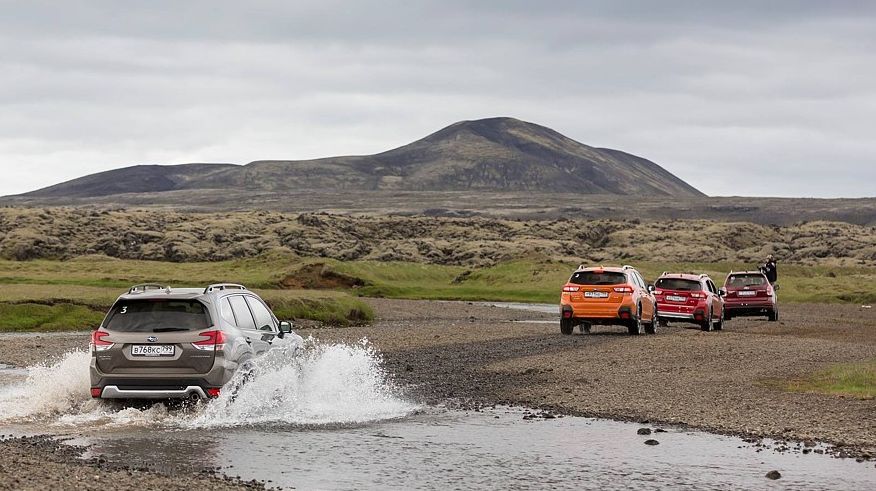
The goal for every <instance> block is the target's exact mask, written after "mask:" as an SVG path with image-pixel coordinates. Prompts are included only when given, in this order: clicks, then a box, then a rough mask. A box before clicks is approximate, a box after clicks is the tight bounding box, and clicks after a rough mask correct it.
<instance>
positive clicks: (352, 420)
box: [0, 342, 876, 490]
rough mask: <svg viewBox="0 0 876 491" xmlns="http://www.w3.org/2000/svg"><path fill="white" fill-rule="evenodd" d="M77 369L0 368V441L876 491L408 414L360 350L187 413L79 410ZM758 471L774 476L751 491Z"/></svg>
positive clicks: (603, 439)
mask: <svg viewBox="0 0 876 491" xmlns="http://www.w3.org/2000/svg"><path fill="white" fill-rule="evenodd" d="M88 358H89V355H88V353H85V352H82V351H78V352H72V353H70V354H68V355H67V356H66V357H64V358H63V359H62V360H60V361H59V362H58V363H57V364H55V365H52V366H46V367H31V368H30V369H28V370H21V369H10V368H8V367H5V368H4V367H0V432H2V433H9V432H11V433H13V434H46V433H48V434H55V435H59V436H65V437H72V440H70V443H72V444H79V445H85V446H88V448H89V451H88V454H87V455H86V456H85V457H90V456H99V455H103V456H105V457H106V458H107V459H108V460H109V461H111V462H124V463H127V464H130V465H133V466H135V467H148V468H152V469H155V470H158V471H162V472H170V473H175V472H176V473H179V472H183V473H188V472H196V471H198V470H201V469H204V468H207V467H218V468H219V469H220V471H221V472H222V473H224V474H227V475H230V476H240V477H241V478H242V479H244V480H249V479H260V480H269V481H270V482H269V483H268V484H269V485H271V486H277V487H283V488H289V487H297V488H306V489H312V488H347V489H359V488H383V489H385V488H398V489H407V488H442V489H444V488H459V489H462V488H464V489H496V488H510V489H514V488H547V487H550V488H566V489H573V488H574V489H625V488H629V489H643V488H652V489H660V488H667V487H671V488H674V489H715V488H718V489H765V488H776V489H843V490H849V489H876V468H874V467H873V463H872V462H869V463H857V462H855V461H853V460H841V459H834V458H831V457H827V456H825V455H818V454H815V453H810V454H807V455H804V454H802V453H800V452H789V453H779V452H776V451H774V450H771V449H769V448H767V449H762V448H758V447H755V446H753V445H751V444H747V443H744V442H743V441H742V440H740V439H738V438H733V437H723V436H717V435H712V434H708V433H702V432H691V431H686V430H682V429H677V428H665V429H666V431H665V432H659V433H654V434H651V435H638V434H637V430H638V429H639V428H640V427H641V426H642V425H638V424H631V423H621V422H615V421H608V420H595V419H587V418H575V417H561V418H551V419H542V418H536V419H524V416H525V415H526V413H524V412H523V410H519V409H510V408H496V409H492V410H488V411H484V412H475V411H469V412H459V411H448V410H444V409H442V408H436V407H421V406H419V405H417V404H415V403H412V402H410V401H407V400H405V399H404V397H402V396H400V395H399V394H401V392H400V391H399V390H398V388H396V387H393V386H392V385H391V384H390V383H388V382H387V378H386V377H385V374H384V373H383V371H382V369H381V368H380V366H381V365H380V358H379V354H378V353H377V352H375V351H374V350H373V349H372V348H371V347H369V346H368V345H367V344H357V345H341V344H319V343H316V342H312V343H311V344H310V345H309V346H308V347H307V349H306V350H305V351H304V353H303V354H302V353H298V354H296V355H294V356H292V355H291V354H289V353H286V354H283V353H278V354H277V355H276V356H269V357H266V358H264V359H262V360H260V362H259V365H258V367H257V372H256V377H255V378H254V380H253V382H251V383H250V384H247V385H246V386H244V388H243V389H242V390H241V391H240V392H239V393H238V394H237V397H234V398H232V397H230V396H229V395H228V394H229V393H223V394H222V395H221V396H220V397H219V398H218V399H215V400H212V401H210V402H209V403H206V404H199V405H197V406H195V407H194V408H189V409H181V408H175V409H174V408H170V409H169V408H167V407H165V406H164V405H161V404H158V405H153V406H141V407H136V408H132V407H126V406H124V405H121V404H118V403H109V402H104V401H95V400H92V399H90V398H89V397H88V378H87V368H85V369H83V367H87V361H88ZM3 372H5V373H3ZM652 429H656V428H652ZM648 439H654V440H657V441H658V442H659V444H658V445H646V444H645V441H646V440H648ZM817 450H819V451H821V450H823V447H817ZM772 470H778V471H779V472H780V473H781V474H782V478H781V479H780V480H778V481H771V480H768V479H766V477H765V475H766V473H767V472H769V471H772Z"/></svg>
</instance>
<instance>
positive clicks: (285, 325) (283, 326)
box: [280, 321, 292, 334]
mask: <svg viewBox="0 0 876 491" xmlns="http://www.w3.org/2000/svg"><path fill="white" fill-rule="evenodd" d="M280 332H281V333H283V334H289V333H291V332H292V323H291V322H289V321H280Z"/></svg>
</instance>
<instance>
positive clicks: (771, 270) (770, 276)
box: [760, 254, 779, 285]
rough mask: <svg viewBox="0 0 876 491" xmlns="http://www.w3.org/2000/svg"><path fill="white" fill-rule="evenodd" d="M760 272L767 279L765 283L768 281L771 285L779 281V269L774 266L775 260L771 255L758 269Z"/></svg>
mask: <svg viewBox="0 0 876 491" xmlns="http://www.w3.org/2000/svg"><path fill="white" fill-rule="evenodd" d="M760 272H761V273H763V274H764V276H766V277H767V281H769V282H770V284H771V285H775V284H776V280H778V279H779V269H778V265H777V264H776V258H775V257H774V256H773V255H772V254H770V255H769V256H767V260H766V262H765V263H763V265H761V267H760Z"/></svg>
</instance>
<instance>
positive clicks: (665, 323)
mask: <svg viewBox="0 0 876 491" xmlns="http://www.w3.org/2000/svg"><path fill="white" fill-rule="evenodd" d="M657 325H658V326H660V327H669V321H668V320H666V319H662V318H661V319H658V320H657Z"/></svg>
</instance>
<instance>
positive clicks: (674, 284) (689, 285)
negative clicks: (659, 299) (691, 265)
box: [654, 278, 703, 292]
mask: <svg viewBox="0 0 876 491" xmlns="http://www.w3.org/2000/svg"><path fill="white" fill-rule="evenodd" d="M654 286H655V287H657V288H660V289H662V290H680V291H684V292H698V291H700V290H702V289H703V287H702V285H700V282H699V281H694V280H685V279H682V278H660V279H659V280H657V283H655V284H654Z"/></svg>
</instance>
